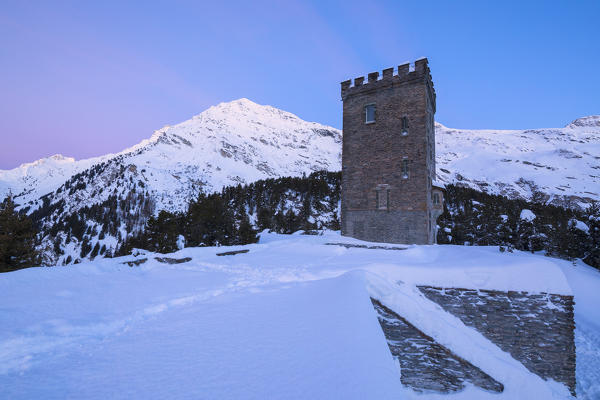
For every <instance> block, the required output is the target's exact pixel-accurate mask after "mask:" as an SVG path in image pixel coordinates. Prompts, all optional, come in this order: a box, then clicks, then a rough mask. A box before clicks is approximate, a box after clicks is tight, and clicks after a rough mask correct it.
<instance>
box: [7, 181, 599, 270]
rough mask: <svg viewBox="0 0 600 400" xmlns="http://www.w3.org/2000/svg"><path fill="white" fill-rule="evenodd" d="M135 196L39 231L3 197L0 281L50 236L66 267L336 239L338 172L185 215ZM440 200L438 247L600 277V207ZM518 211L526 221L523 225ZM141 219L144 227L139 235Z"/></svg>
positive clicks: (247, 193) (208, 203)
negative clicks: (540, 256)
mask: <svg viewBox="0 0 600 400" xmlns="http://www.w3.org/2000/svg"><path fill="white" fill-rule="evenodd" d="M140 189H141V190H138V191H137V193H136V192H132V193H130V195H128V196H127V197H126V198H124V199H119V198H117V196H110V197H109V198H108V199H107V200H106V201H104V202H103V203H102V204H98V205H93V206H90V207H85V208H83V209H82V210H80V211H79V212H78V213H75V214H72V215H70V216H68V217H67V218H66V219H65V220H64V221H62V222H58V223H57V224H54V225H52V226H50V227H44V226H39V225H36V224H35V218H34V223H32V222H31V219H30V218H28V217H27V216H25V212H17V211H15V204H14V202H13V200H12V198H10V197H8V198H7V199H5V200H4V202H2V203H1V204H0V271H1V272H5V271H11V270H14V269H19V268H24V267H27V266H32V265H39V263H40V260H39V256H40V253H39V241H40V239H41V238H42V237H44V236H45V235H46V236H47V235H48V233H51V234H56V237H62V239H61V240H60V241H57V242H56V243H55V247H56V248H55V249H54V251H56V252H61V251H62V246H64V244H65V243H67V244H68V242H69V241H70V240H78V241H79V242H78V243H80V247H81V251H80V254H79V257H76V258H75V259H74V260H72V259H68V262H67V263H70V262H79V261H80V259H83V258H84V257H87V258H93V257H96V256H104V257H110V256H113V255H125V254H129V253H130V252H131V250H132V249H133V248H142V249H146V250H150V251H157V252H161V253H167V252H172V251H175V250H177V249H179V248H181V247H184V246H185V247H191V246H225V245H235V244H247V243H253V242H255V241H256V240H257V234H258V232H260V231H262V230H265V229H268V230H271V231H273V232H277V233H283V234H286V233H293V232H296V231H299V230H302V231H305V232H306V233H311V232H315V231H318V230H322V229H332V230H339V229H340V221H339V204H340V199H341V173H340V172H325V171H320V172H314V173H312V174H311V175H309V176H303V177H284V178H277V179H266V180H261V181H257V182H254V183H251V184H248V185H243V186H242V185H237V186H230V187H226V188H224V189H223V190H221V191H220V192H217V193H210V194H206V193H201V194H199V195H198V197H197V198H195V199H193V200H191V201H190V202H189V204H188V207H187V210H186V211H184V212H169V211H165V210H163V211H160V212H159V213H158V214H156V215H153V213H152V211H151V210H152V207H153V204H152V201H151V200H150V198H149V196H148V194H147V193H145V191H144V190H143V189H142V188H140ZM444 200H445V201H444V213H443V214H442V215H441V216H440V218H439V219H438V235H437V240H438V243H439V244H459V245H487V246H491V245H493V246H500V247H501V249H505V250H507V251H512V250H513V249H517V250H524V251H532V252H539V251H541V252H544V253H545V254H547V255H550V256H556V257H562V258H566V259H575V258H580V259H582V260H583V261H584V262H586V263H587V264H589V265H592V266H594V267H596V268H600V206H599V205H598V203H592V204H590V206H589V207H588V208H587V209H586V210H583V211H581V210H576V209H569V208H562V207H558V206H553V205H548V204H543V203H542V202H535V201H526V200H521V199H510V198H507V197H504V196H500V195H492V194H487V193H484V192H480V191H477V190H474V189H471V188H466V187H462V186H458V185H448V186H447V188H446V194H445V199H444ZM54 207H65V205H64V204H62V203H60V202H58V203H55V204H44V205H43V206H42V207H41V208H40V209H39V210H38V211H36V212H33V213H32V214H31V216H33V217H35V216H36V215H38V214H44V215H46V214H47V213H48V210H49V209H50V208H54ZM523 210H529V211H528V212H527V213H526V215H524V216H523V215H522V213H523ZM141 216H148V218H146V219H144V221H146V222H145V223H143V224H142V225H141V226H137V225H139V222H138V221H139V220H140V217H141ZM89 221H94V223H93V224H90V223H88V222H89ZM121 231H124V232H126V235H125V234H121ZM59 233H60V234H59ZM104 235H113V236H115V237H116V238H117V242H118V243H119V246H118V247H117V248H115V249H106V247H105V246H104V245H102V246H101V245H100V244H99V242H98V241H95V242H92V241H91V240H90V238H98V239H101V238H103V237H104ZM71 238H72V239H71Z"/></svg>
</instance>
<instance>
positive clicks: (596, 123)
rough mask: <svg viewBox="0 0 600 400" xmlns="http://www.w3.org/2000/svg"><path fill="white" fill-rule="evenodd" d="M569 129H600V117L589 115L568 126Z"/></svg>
mask: <svg viewBox="0 0 600 400" xmlns="http://www.w3.org/2000/svg"><path fill="white" fill-rule="evenodd" d="M566 127H567V128H584V127H600V115H589V116H587V117H581V118H577V119H576V120H575V121H573V122H571V123H570V124H569V125H567V126H566Z"/></svg>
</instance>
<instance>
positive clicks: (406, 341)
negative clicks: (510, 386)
mask: <svg viewBox="0 0 600 400" xmlns="http://www.w3.org/2000/svg"><path fill="white" fill-rule="evenodd" d="M371 302H372V303H373V307H374V308H375V311H376V312H377V318H378V320H379V323H380V325H381V329H382V330H383V333H384V335H385V338H386V340H387V342H388V346H389V348H390V351H391V353H392V355H393V356H394V357H395V358H396V359H397V360H398V362H399V363H400V373H401V375H400V381H401V382H402V384H403V385H406V386H408V387H410V388H412V389H414V390H416V391H425V390H427V391H435V392H440V393H450V392H457V391H460V390H462V389H464V388H465V386H466V384H467V383H470V384H472V385H475V386H477V387H480V388H482V389H485V390H489V391H492V392H502V391H503V390H504V386H503V385H502V383H500V382H498V381H496V380H495V379H494V378H492V377H491V376H489V375H488V374H486V373H485V372H483V371H482V370H481V369H479V368H477V367H476V366H474V365H473V364H471V363H469V362H468V361H466V360H464V359H463V358H461V357H459V356H457V355H456V354H454V353H452V352H451V351H450V350H448V349H447V348H446V347H444V346H442V345H441V344H439V343H437V342H436V341H435V340H434V339H433V338H432V337H430V336H428V335H426V334H425V333H423V332H421V331H420V330H419V329H417V328H416V327H415V326H414V325H412V324H411V323H410V322H408V321H407V320H406V319H404V318H402V317H401V316H400V315H398V314H396V313H395V312H394V311H392V310H390V309H389V308H387V307H386V306H384V305H383V304H381V303H380V302H379V301H378V300H376V299H373V298H371Z"/></svg>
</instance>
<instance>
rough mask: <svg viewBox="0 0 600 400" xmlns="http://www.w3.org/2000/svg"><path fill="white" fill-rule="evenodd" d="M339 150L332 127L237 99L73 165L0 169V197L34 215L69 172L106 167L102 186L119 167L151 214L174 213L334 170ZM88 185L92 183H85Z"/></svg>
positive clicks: (55, 161)
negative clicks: (195, 201) (153, 207)
mask: <svg viewBox="0 0 600 400" xmlns="http://www.w3.org/2000/svg"><path fill="white" fill-rule="evenodd" d="M340 149H341V132H340V131H339V130H337V129H335V128H331V127H328V126H325V125H321V124H318V123H314V122H306V121H303V120H301V119H300V118H298V117H297V116H295V115H293V114H291V113H288V112H285V111H281V110H278V109H276V108H274V107H271V106H261V105H258V104H256V103H253V102H251V101H250V100H248V99H240V100H236V101H232V102H229V103H221V104H219V105H217V106H213V107H210V108H209V109H208V110H206V111H204V112H203V113H201V114H199V115H196V116H195V117H193V118H191V119H190V120H188V121H185V122H182V123H180V124H177V125H174V126H170V127H169V126H167V127H164V128H162V129H159V130H157V131H156V132H154V134H153V135H152V136H151V137H150V138H149V139H146V140H143V141H142V142H140V143H139V144H137V145H135V146H132V147H130V148H127V149H125V150H123V151H122V152H120V153H117V154H108V155H105V156H102V157H96V158H91V159H86V160H81V161H75V160H74V159H72V158H66V157H63V156H53V157H49V158H47V159H42V160H38V161H36V162H34V163H30V164H23V165H21V166H20V167H18V168H15V169H12V170H8V171H4V170H0V197H3V196H5V195H6V194H7V193H8V191H9V190H11V191H12V193H13V195H14V196H15V201H16V202H17V203H18V204H20V205H22V206H23V207H25V206H27V205H28V206H29V207H30V209H31V210H34V209H36V208H37V207H38V206H39V205H40V204H41V203H40V202H38V201H37V200H38V199H39V198H40V197H41V196H43V195H46V194H47V193H49V192H52V191H55V190H57V189H59V187H60V186H61V185H62V184H63V183H64V182H65V181H67V180H68V179H69V178H71V177H72V176H73V175H76V174H78V173H80V172H83V171H85V170H87V169H89V168H90V167H93V166H98V165H100V164H103V163H106V164H107V166H106V168H103V170H104V171H106V172H105V174H104V175H105V176H106V177H107V178H111V179H103V180H102V181H106V182H110V181H111V180H113V179H114V171H116V170H117V169H119V168H120V167H121V166H125V167H127V168H129V170H130V171H131V172H132V174H131V175H132V176H129V178H130V180H136V181H138V182H139V181H141V182H142V184H143V187H144V188H146V190H147V191H148V192H149V193H150V194H151V195H152V196H153V197H154V198H155V199H156V203H157V207H158V208H159V209H163V208H164V209H169V210H180V209H182V208H184V207H185V205H186V204H187V201H188V200H189V199H190V198H191V197H192V196H194V195H196V194H197V192H198V191H199V190H204V191H214V190H220V189H221V188H222V187H223V186H227V185H236V184H240V183H242V184H243V183H248V182H252V181H256V180H258V179H264V178H270V177H279V176H298V175H302V174H308V173H310V172H313V171H317V170H330V171H337V170H339V169H340V165H341V159H340V157H341V156H340ZM142 170H144V171H142ZM102 183H104V182H102ZM136 183H137V182H136ZM89 185H92V186H94V182H86V186H89ZM100 187H103V188H104V189H112V188H111V187H110V185H109V187H108V188H106V186H105V185H104V184H103V185H102V186H97V187H96V189H97V190H96V191H97V192H98V191H99V189H100ZM93 191H94V190H88V192H89V193H87V194H88V195H91V194H92V193H93ZM105 193H108V191H105ZM54 197H55V198H56V196H54ZM81 197H88V196H86V195H85V194H84V195H83V196H81ZM101 199H102V196H100V198H98V197H97V196H94V199H93V200H92V201H91V202H89V201H84V204H72V206H73V207H75V209H76V208H78V207H80V206H83V205H89V204H91V203H94V202H98V201H99V200H101ZM69 203H74V202H73V201H69Z"/></svg>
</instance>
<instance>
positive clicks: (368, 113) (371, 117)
mask: <svg viewBox="0 0 600 400" xmlns="http://www.w3.org/2000/svg"><path fill="white" fill-rule="evenodd" d="M374 122H375V104H367V105H366V106H365V123H366V124H372V123H374Z"/></svg>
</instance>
